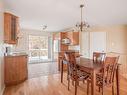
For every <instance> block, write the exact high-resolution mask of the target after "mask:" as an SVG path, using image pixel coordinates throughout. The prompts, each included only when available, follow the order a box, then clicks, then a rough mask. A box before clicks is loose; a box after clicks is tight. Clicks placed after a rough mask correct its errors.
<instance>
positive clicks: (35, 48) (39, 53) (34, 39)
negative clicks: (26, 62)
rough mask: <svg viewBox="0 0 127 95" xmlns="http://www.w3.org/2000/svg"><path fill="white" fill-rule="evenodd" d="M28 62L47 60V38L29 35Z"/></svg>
mask: <svg viewBox="0 0 127 95" xmlns="http://www.w3.org/2000/svg"><path fill="white" fill-rule="evenodd" d="M29 57H30V60H40V59H43V60H44V59H48V37H47V36H33V35H29Z"/></svg>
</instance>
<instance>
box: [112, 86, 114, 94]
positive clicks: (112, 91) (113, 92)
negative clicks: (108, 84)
mask: <svg viewBox="0 0 127 95" xmlns="http://www.w3.org/2000/svg"><path fill="white" fill-rule="evenodd" d="M112 95H114V85H112Z"/></svg>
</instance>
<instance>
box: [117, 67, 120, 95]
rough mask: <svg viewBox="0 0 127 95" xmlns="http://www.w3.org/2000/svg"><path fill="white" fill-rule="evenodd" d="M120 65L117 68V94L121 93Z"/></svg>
mask: <svg viewBox="0 0 127 95" xmlns="http://www.w3.org/2000/svg"><path fill="white" fill-rule="evenodd" d="M119 79H120V78H119V65H118V66H117V69H116V87H117V95H120V91H119V88H120V81H119Z"/></svg>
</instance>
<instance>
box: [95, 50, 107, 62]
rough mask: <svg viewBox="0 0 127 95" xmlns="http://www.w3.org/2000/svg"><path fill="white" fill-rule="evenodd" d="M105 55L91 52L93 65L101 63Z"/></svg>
mask: <svg viewBox="0 0 127 95" xmlns="http://www.w3.org/2000/svg"><path fill="white" fill-rule="evenodd" d="M105 56H106V53H102V52H93V62H94V63H103V62H104V59H105Z"/></svg>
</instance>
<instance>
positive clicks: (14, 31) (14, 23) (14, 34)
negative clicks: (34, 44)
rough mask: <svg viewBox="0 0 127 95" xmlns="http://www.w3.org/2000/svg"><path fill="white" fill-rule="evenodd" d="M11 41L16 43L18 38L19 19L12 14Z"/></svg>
mask: <svg viewBox="0 0 127 95" xmlns="http://www.w3.org/2000/svg"><path fill="white" fill-rule="evenodd" d="M10 32H11V39H10V40H11V43H14V44H15V43H16V40H17V19H16V17H15V16H11V31H10Z"/></svg>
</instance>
